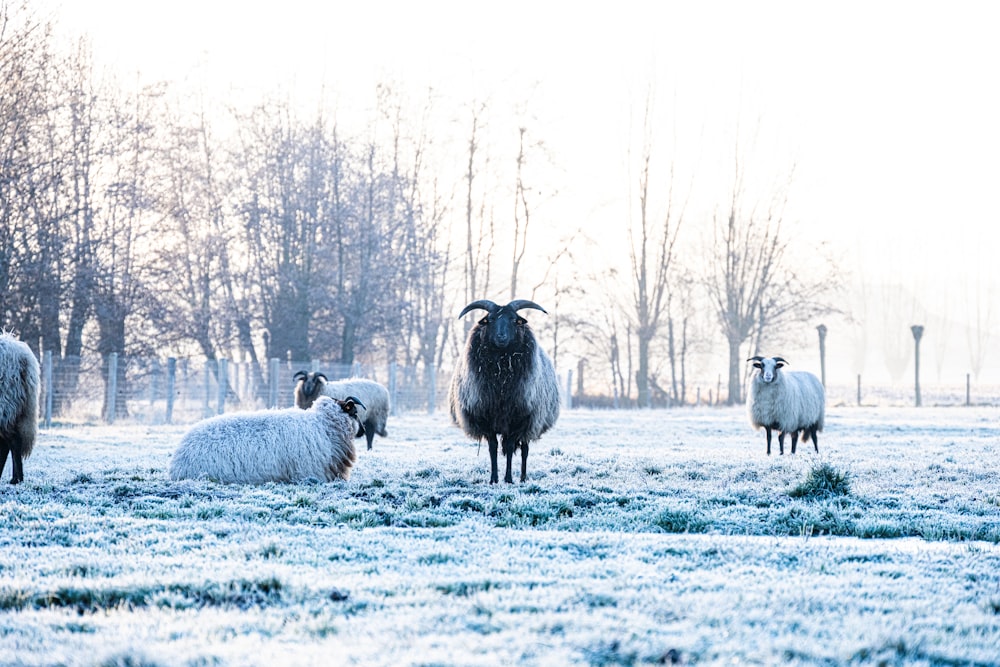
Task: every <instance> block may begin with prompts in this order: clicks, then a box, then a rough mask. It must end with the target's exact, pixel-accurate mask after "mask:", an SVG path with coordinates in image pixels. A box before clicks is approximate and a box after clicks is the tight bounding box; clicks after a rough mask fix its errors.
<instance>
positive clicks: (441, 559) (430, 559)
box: [417, 553, 455, 565]
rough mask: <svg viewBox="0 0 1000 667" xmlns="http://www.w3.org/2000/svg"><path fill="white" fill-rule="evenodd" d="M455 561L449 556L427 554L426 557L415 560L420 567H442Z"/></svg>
mask: <svg viewBox="0 0 1000 667" xmlns="http://www.w3.org/2000/svg"><path fill="white" fill-rule="evenodd" d="M454 561H455V557H454V556H452V555H450V554H441V553H435V554H427V555H426V556H421V557H420V558H418V559H417V562H418V563H420V564H421V565H444V564H446V563H452V562H454Z"/></svg>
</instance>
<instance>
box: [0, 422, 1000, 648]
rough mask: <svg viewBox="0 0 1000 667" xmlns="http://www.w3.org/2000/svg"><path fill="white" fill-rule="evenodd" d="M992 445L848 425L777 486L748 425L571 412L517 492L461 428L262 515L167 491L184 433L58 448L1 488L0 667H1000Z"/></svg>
mask: <svg viewBox="0 0 1000 667" xmlns="http://www.w3.org/2000/svg"><path fill="white" fill-rule="evenodd" d="M998 418H1000V409H998V408H958V407H955V408H924V409H912V408H833V409H832V410H831V412H830V415H829V420H828V424H827V429H826V431H825V432H824V433H823V434H821V437H820V453H819V454H818V455H817V454H815V453H814V452H812V450H811V445H810V446H809V448H808V449H802V448H800V450H799V452H798V454H796V455H795V456H794V457H793V456H789V455H788V454H787V453H786V455H785V456H784V457H778V456H774V455H772V456H771V457H770V458H768V457H767V456H765V454H764V436H763V434H762V433H759V432H754V431H751V430H750V428H749V426H747V424H746V421H745V418H744V415H743V412H742V410H736V409H712V408H704V409H701V408H700V409H681V410H672V411H653V412H590V411H569V412H566V413H564V414H563V416H562V418H561V419H560V422H559V423H558V424H557V426H556V428H555V429H554V430H553V431H552V432H551V433H549V434H547V435H546V436H545V437H544V438H543V439H542V440H541V441H540V442H538V443H537V444H536V446H535V447H533V448H532V451H531V455H530V457H529V461H528V473H529V477H530V479H529V481H528V482H527V483H525V484H515V485H500V486H497V487H490V486H489V485H488V484H487V483H486V481H487V479H488V467H489V458H488V456H487V453H486V450H485V447H484V448H482V449H479V448H477V446H476V445H475V444H472V443H470V442H468V441H467V440H466V439H465V438H464V437H463V436H462V435H461V433H460V432H459V431H458V430H457V429H455V428H453V427H451V426H450V425H449V424H448V422H447V418H446V416H445V415H441V414H439V415H436V416H426V415H403V416H400V417H397V418H394V419H392V420H391V421H390V424H389V431H390V437H389V438H388V439H382V438H376V441H375V449H374V450H373V451H371V452H367V451H361V452H360V453H359V461H358V464H357V466H356V468H355V471H354V474H353V476H352V477H351V479H350V481H349V482H347V483H333V484H325V483H322V484H321V483H315V484H302V485H265V486H259V487H245V486H227V485H219V484H215V483H211V482H197V483H190V482H185V483H173V482H171V481H169V479H168V478H167V476H166V468H167V464H168V461H169V459H170V455H171V453H172V451H173V449H174V447H175V446H176V444H177V442H178V441H179V439H180V436H181V434H182V433H183V432H184V428H183V427H165V426H160V427H148V426H129V425H121V426H114V427H78V428H62V429H51V430H48V431H44V432H43V433H42V434H41V436H40V440H39V442H38V445H37V449H36V451H35V454H34V455H33V456H32V457H31V458H30V459H28V461H27V464H26V467H25V477H26V482H25V483H24V484H23V485H21V486H19V487H10V486H9V485H7V484H6V483H4V484H3V486H2V488H0V664H4V665H6V664H13V665H59V664H64V665H150V666H152V665H164V666H166V665H271V664H289V665H292V664H294V665H331V664H344V665H351V664H384V665H495V664H525V665H559V664H592V665H632V664H662V663H666V664H671V663H679V664H734V663H743V664H774V663H785V664H824V665H832V664H859V665H861V664H872V665H875V664H880V665H881V664H885V665H904V664H906V665H908V664H915V665H995V664H998V663H1000V546H998V543H1000V459H998V454H1000V419H998ZM362 442H363V441H362ZM775 451H776V447H775ZM786 451H787V445H786ZM9 470H10V464H8V466H7V469H6V470H5V471H4V478H5V479H6V478H8V477H9ZM817 471H826V473H831V472H832V473H835V474H834V475H832V478H834V479H836V477H837V476H838V475H841V474H846V479H847V483H846V484H841V485H838V486H835V487H834V488H833V491H832V492H829V493H822V492H821V491H822V488H821V486H817V485H815V484H813V483H812V482H815V481H816V480H817V479H824V478H822V477H819V476H817V475H816V473H817Z"/></svg>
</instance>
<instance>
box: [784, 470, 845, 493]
mask: <svg viewBox="0 0 1000 667" xmlns="http://www.w3.org/2000/svg"><path fill="white" fill-rule="evenodd" d="M850 493H851V476H850V473H847V472H840V471H839V470H837V469H836V468H834V467H833V466H832V465H830V464H829V463H827V462H823V463H819V464H816V465H814V466H813V467H812V468H810V469H809V473H808V474H807V475H806V478H805V480H803V481H802V482H801V483H800V484H798V485H797V486H795V487H794V488H792V489H791V490H789V491H788V495H789V496H791V497H792V498H826V497H829V496H847V495H850Z"/></svg>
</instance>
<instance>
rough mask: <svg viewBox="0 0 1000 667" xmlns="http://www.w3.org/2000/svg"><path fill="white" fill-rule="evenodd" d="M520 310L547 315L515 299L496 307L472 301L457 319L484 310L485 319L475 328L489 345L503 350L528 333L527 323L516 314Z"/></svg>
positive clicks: (531, 305)
mask: <svg viewBox="0 0 1000 667" xmlns="http://www.w3.org/2000/svg"><path fill="white" fill-rule="evenodd" d="M522 308H534V309H535V310H540V311H542V312H543V313H546V314H547V311H546V310H545V309H544V308H542V307H541V306H539V305H538V304H537V303H535V302H534V301H528V300H527V299H515V300H514V301H511V302H510V303H508V304H507V305H506V306H498V305H497V304H495V303H493V302H492V301H487V300H486V299H482V300H480V301H473V302H472V303H470V304H469V305H468V306H466V307H465V308H463V309H462V312H461V313H459V315H458V318H459V319H462V318H463V317H465V314H466V313H468V312H469V311H472V310H485V311H486V313H487V315H486V317H484V318H482V319H481V320H479V322H478V323H477V324H476V327H477V328H481V329H482V333H483V337H484V339H485V340H486V341H487V342H488V343H489V344H490V345H492V346H493V347H495V348H497V349H499V350H504V349H506V348H507V347H509V346H510V344H511V343H512V342H514V341H515V340H520V339H521V338H522V337H523V336H524V333H525V332H528V331H530V329H529V328H528V321H527V320H526V319H524V318H523V317H521V316H520V315H518V314H517V311H519V310H521V309H522Z"/></svg>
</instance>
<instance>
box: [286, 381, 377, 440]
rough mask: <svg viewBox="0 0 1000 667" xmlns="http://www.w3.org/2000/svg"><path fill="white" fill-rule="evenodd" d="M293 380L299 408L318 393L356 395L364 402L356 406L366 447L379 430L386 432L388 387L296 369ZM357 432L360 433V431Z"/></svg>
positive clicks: (313, 398)
mask: <svg viewBox="0 0 1000 667" xmlns="http://www.w3.org/2000/svg"><path fill="white" fill-rule="evenodd" d="M292 379H293V380H295V405H297V406H298V407H300V408H302V409H306V408H308V407H309V406H310V405H312V404H313V401H315V400H316V398H317V397H318V396H329V397H330V398H339V399H341V400H343V399H345V398H347V397H348V396H357V397H358V398H359V399H361V400H362V401H363V402H364V403H363V405H361V406H360V407H359V408H358V419H360V420H361V423H362V425H364V427H365V437H366V438H367V439H368V449H371V448H372V440H374V439H375V434H376V433H378V434H379V435H380V436H382V437H383V438H384V437H386V436H387V435H389V433H388V432H387V431H386V430H385V422H386V420H387V419H388V418H389V390H388V389H386V388H385V387H383V386H382V385H380V384H379V383H378V382H374V381H373V380H365V379H364V378H348V379H346V380H337V381H335V382H330V381H329V380H327V379H326V376H325V375H323V374H322V373H307V372H306V371H299V372H298V373H296V374H295V375H294V376H293V377H292ZM359 435H360V434H359Z"/></svg>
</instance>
